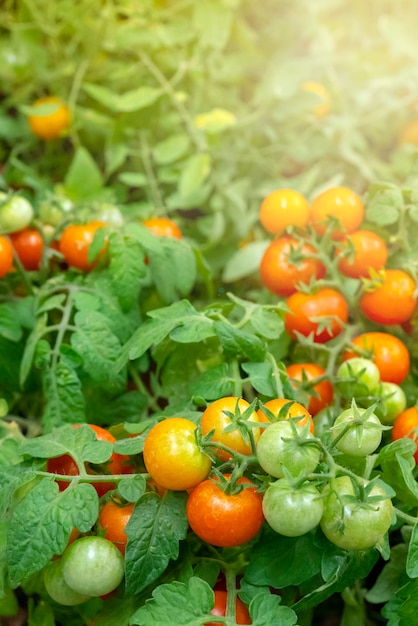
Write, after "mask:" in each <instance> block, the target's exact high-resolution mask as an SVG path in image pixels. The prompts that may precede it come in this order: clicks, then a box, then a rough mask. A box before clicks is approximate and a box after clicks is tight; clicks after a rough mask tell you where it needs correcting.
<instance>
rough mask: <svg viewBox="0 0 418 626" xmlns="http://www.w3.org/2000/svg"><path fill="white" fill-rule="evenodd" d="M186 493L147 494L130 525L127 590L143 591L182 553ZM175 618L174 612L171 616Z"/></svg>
mask: <svg viewBox="0 0 418 626" xmlns="http://www.w3.org/2000/svg"><path fill="white" fill-rule="evenodd" d="M187 529H188V523H187V517H186V494H184V493H183V492H173V491H167V492H166V493H165V495H164V496H163V497H162V498H160V497H159V496H158V495H156V494H154V493H146V494H145V495H144V496H143V497H142V498H141V499H140V500H139V502H137V504H136V506H135V508H134V511H133V513H132V516H131V518H130V520H129V522H128V524H127V526H126V529H125V532H126V534H127V535H128V544H127V547H126V593H127V594H130V593H139V592H140V591H142V590H143V589H144V588H145V587H146V586H147V585H150V584H151V583H153V582H154V581H155V580H157V578H158V577H159V576H160V575H161V574H162V573H163V572H164V570H165V569H166V567H167V565H168V563H169V561H170V559H176V558H177V557H178V554H179V541H180V540H182V539H184V538H185V536H186V533H187ZM171 618H172V615H171Z"/></svg>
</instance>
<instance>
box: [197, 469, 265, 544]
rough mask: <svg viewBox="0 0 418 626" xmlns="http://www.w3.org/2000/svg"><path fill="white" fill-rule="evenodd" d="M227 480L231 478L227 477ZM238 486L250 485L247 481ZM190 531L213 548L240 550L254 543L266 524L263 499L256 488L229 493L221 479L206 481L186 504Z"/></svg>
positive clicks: (240, 480) (240, 482)
mask: <svg viewBox="0 0 418 626" xmlns="http://www.w3.org/2000/svg"><path fill="white" fill-rule="evenodd" d="M224 477H225V479H226V480H229V478H230V475H228V474H226V475H225V476H224ZM238 483H239V484H246V485H251V482H250V481H249V480H248V479H247V478H240V479H239V480H238ZM187 519H188V521H189V525H190V528H191V529H192V530H193V532H194V533H195V534H196V535H197V536H198V537H199V538H200V539H202V541H206V542H207V543H210V544H211V545H213V546H218V547H232V546H240V545H241V544H243V543H246V542H247V541H250V539H253V538H254V537H255V536H256V535H257V533H258V532H259V530H260V529H261V526H262V525H263V522H264V515H263V507H262V496H261V494H260V493H258V492H257V491H256V488H255V487H250V486H247V487H246V488H245V489H242V491H240V492H239V493H226V491H224V490H223V489H222V487H221V484H220V482H219V479H218V478H217V477H215V478H214V479H213V480H211V479H207V480H204V481H203V482H201V483H200V484H199V485H197V487H195V488H194V489H193V490H192V492H191V493H190V495H189V499H188V501H187Z"/></svg>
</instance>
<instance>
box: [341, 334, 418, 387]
mask: <svg viewBox="0 0 418 626" xmlns="http://www.w3.org/2000/svg"><path fill="white" fill-rule="evenodd" d="M351 344H352V346H353V348H354V349H355V350H358V351H359V354H361V355H362V356H365V357H366V358H369V359H372V360H373V362H374V363H375V364H376V365H377V367H378V369H379V372H380V379H381V380H382V381H384V382H391V383H396V384H400V383H401V382H402V381H403V380H404V379H405V378H406V376H407V375H408V372H409V368H410V363H411V359H410V356H409V351H408V348H407V347H406V346H405V344H404V343H403V341H402V340H401V339H399V337H397V336H395V335H392V334H390V333H386V332H379V331H369V332H366V333H362V334H361V335H357V336H356V337H354V338H353V339H352V340H351ZM356 354H357V353H356V352H355V351H353V350H352V349H348V350H346V351H345V352H344V354H343V359H344V360H346V359H351V358H352V357H353V356H356Z"/></svg>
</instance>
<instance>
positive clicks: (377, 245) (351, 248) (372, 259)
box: [337, 230, 388, 278]
mask: <svg viewBox="0 0 418 626" xmlns="http://www.w3.org/2000/svg"><path fill="white" fill-rule="evenodd" d="M337 254H338V256H340V257H341V260H340V262H339V263H338V269H339V271H340V272H341V273H342V274H344V276H348V277H349V278H361V277H363V276H364V277H368V276H370V269H373V270H376V271H378V270H381V269H382V268H383V267H384V266H385V265H386V261H387V259H388V249H387V246H386V242H385V240H384V239H382V237H380V235H378V234H377V233H374V232H373V231H371V230H356V231H354V232H352V233H350V234H349V235H347V238H346V239H345V240H343V241H342V242H341V246H339V247H338V249H337ZM343 254H344V256H342V255H343Z"/></svg>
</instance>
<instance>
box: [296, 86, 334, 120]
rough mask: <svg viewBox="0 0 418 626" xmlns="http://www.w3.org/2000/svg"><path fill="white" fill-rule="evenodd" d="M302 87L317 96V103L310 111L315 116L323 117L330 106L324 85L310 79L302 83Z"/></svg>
mask: <svg viewBox="0 0 418 626" xmlns="http://www.w3.org/2000/svg"><path fill="white" fill-rule="evenodd" d="M302 88H303V89H304V90H305V91H308V92H310V93H313V94H314V95H315V96H317V97H318V104H316V105H315V107H314V108H313V110H312V113H313V114H314V115H315V116H316V117H325V115H328V113H329V111H330V108H331V101H330V97H329V93H328V91H327V89H326V88H325V87H324V85H323V84H322V83H317V82H315V81H311V80H310V81H306V82H305V83H303V85H302Z"/></svg>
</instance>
